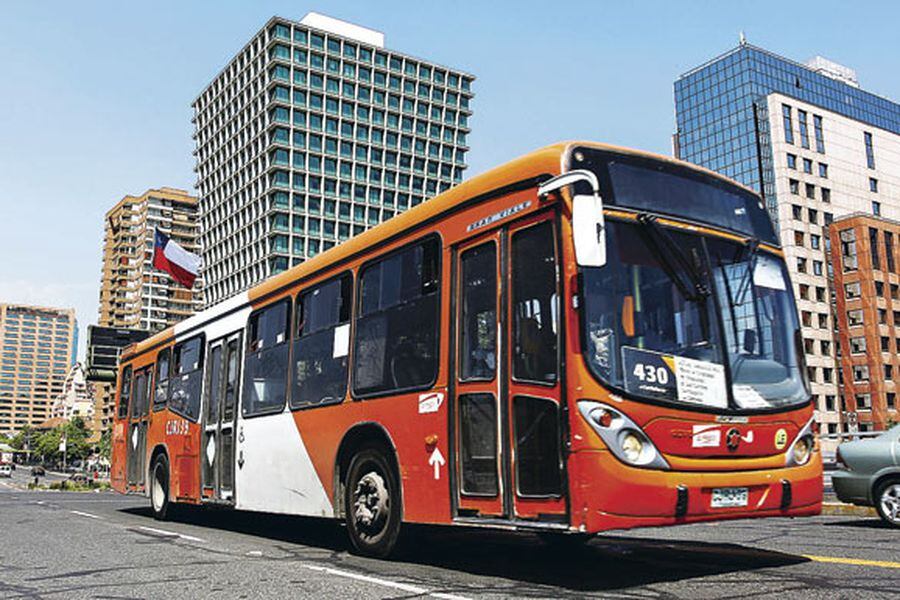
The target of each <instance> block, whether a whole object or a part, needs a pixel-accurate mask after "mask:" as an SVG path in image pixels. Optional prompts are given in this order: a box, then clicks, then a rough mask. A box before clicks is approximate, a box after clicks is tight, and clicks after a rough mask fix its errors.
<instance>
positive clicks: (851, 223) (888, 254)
mask: <svg viewBox="0 0 900 600" xmlns="http://www.w3.org/2000/svg"><path fill="white" fill-rule="evenodd" d="M829 237H830V239H831V249H830V255H831V263H832V265H833V266H834V290H835V305H836V311H835V312H836V315H835V317H836V320H837V324H838V327H837V331H838V340H839V344H840V347H839V350H840V351H839V353H838V359H839V368H840V374H839V377H838V381H839V385H840V389H841V410H842V411H843V415H844V417H845V418H844V421H845V422H846V424H847V426H848V429H850V430H851V431H854V430H858V431H864V432H865V431H881V430H883V429H887V428H889V427H891V426H893V425H895V424H897V423H900V415H898V412H897V408H898V406H897V393H898V391H900V382H898V379H900V254H898V246H900V221H897V220H893V219H884V218H880V217H874V216H872V215H871V214H863V213H856V214H851V215H848V216H845V217H843V218H840V219H836V220H835V221H834V223H832V225H831V227H830V228H829Z"/></svg>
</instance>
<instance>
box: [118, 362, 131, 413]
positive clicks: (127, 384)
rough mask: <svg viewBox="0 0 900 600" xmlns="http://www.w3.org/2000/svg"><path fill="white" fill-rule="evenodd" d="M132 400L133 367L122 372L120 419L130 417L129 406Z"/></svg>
mask: <svg viewBox="0 0 900 600" xmlns="http://www.w3.org/2000/svg"><path fill="white" fill-rule="evenodd" d="M130 400H131V367H125V370H124V371H123V372H122V387H121V388H120V389H119V418H120V419H124V418H125V417H127V416H128V404H129V403H130Z"/></svg>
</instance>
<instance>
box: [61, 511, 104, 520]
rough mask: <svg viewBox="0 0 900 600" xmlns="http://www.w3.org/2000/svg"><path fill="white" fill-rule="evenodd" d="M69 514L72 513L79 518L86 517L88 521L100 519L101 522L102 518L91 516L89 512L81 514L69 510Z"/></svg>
mask: <svg viewBox="0 0 900 600" xmlns="http://www.w3.org/2000/svg"><path fill="white" fill-rule="evenodd" d="M69 512H70V513H72V514H73V515H78V516H79V517H87V518H89V519H100V520H101V521H102V520H103V517H101V516H99V515H92V514H91V513H89V512H82V511H80V510H70V511H69Z"/></svg>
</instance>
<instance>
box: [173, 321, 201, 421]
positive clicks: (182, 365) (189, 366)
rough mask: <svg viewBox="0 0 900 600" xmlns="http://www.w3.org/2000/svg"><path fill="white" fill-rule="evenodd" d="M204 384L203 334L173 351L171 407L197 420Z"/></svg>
mask: <svg viewBox="0 0 900 600" xmlns="http://www.w3.org/2000/svg"><path fill="white" fill-rule="evenodd" d="M202 386H203V336H197V337H193V338H191V339H189V340H187V341H184V342H181V343H180V344H177V345H176V346H175V349H174V350H173V351H172V376H171V377H170V382H169V387H170V388H171V395H170V397H169V408H170V409H171V410H173V411H174V412H177V413H179V414H181V415H184V416H185V417H187V418H189V419H191V420H194V421H196V420H197V417H199V416H200V389H201V387H202Z"/></svg>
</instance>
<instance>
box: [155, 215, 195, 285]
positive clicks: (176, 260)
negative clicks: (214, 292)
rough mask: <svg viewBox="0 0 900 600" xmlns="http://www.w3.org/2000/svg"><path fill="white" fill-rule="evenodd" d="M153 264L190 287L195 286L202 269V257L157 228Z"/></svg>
mask: <svg viewBox="0 0 900 600" xmlns="http://www.w3.org/2000/svg"><path fill="white" fill-rule="evenodd" d="M153 266H154V267H155V268H157V269H159V270H160V271H165V272H166V273H168V274H169V275H171V276H172V277H174V278H175V280H176V281H177V282H178V283H180V284H181V285H183V286H184V287H186V288H188V289H190V288H192V287H194V280H195V279H197V272H198V271H199V270H200V257H199V256H198V255H196V254H194V253H193V252H188V251H187V250H185V249H184V248H182V247H181V246H179V245H178V244H177V243H175V242H173V241H172V240H170V239H169V237H168V236H167V235H166V234H164V233H163V232H161V231H160V230H159V229H157V230H155V235H154V242H153Z"/></svg>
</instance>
